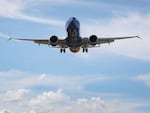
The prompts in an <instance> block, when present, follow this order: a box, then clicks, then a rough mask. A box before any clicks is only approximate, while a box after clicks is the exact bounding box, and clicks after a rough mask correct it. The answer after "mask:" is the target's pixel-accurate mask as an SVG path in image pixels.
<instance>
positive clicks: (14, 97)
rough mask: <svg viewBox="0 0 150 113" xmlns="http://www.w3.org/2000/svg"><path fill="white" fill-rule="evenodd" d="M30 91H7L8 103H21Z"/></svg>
mask: <svg viewBox="0 0 150 113" xmlns="http://www.w3.org/2000/svg"><path fill="white" fill-rule="evenodd" d="M28 92H29V91H28V90H27V89H18V90H16V91H7V93H6V95H5V96H6V97H5V98H6V101H20V100H22V98H23V97H24V96H25V94H27V93H28Z"/></svg>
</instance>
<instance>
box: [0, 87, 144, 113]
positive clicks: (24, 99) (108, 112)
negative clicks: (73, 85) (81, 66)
mask: <svg viewBox="0 0 150 113" xmlns="http://www.w3.org/2000/svg"><path fill="white" fill-rule="evenodd" d="M8 93H9V94H11V93H12V94H13V96H14V97H19V98H17V99H16V98H15V101H14V98H13V99H12V96H10V95H9V94H8ZM28 93H29V92H28V90H27V89H18V90H15V91H8V92H6V93H5V94H3V95H2V96H1V98H3V99H2V100H1V101H0V105H1V106H0V113H50V112H53V113H60V112H61V113H83V112H84V113H99V112H101V113H116V112H121V113H125V112H127V111H128V113H131V112H130V111H132V113H135V112H133V111H134V110H135V108H137V107H140V106H142V104H137V103H128V102H127V101H124V100H119V99H112V100H109V101H105V100H103V99H102V98H101V97H91V98H76V99H72V98H71V97H70V96H68V95H67V94H65V93H64V92H63V91H62V90H57V91H49V92H43V93H42V94H37V95H35V96H33V97H28V96H27V94H28ZM16 100H17V101H16ZM16 106H17V107H16Z"/></svg>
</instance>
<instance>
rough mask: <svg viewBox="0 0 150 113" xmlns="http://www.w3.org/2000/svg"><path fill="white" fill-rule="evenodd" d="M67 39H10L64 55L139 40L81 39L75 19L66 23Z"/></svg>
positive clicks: (72, 18) (118, 38)
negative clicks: (32, 43) (45, 47)
mask: <svg viewBox="0 0 150 113" xmlns="http://www.w3.org/2000/svg"><path fill="white" fill-rule="evenodd" d="M66 31H67V37H66V38H65V39H59V38H58V37H57V36H56V35H52V36H51V37H50V38H49V39H27V38H12V37H11V38H10V40H11V39H14V40H24V41H33V42H35V43H38V44H39V45H40V44H46V45H49V46H52V47H55V48H60V53H65V52H66V48H69V49H70V51H71V52H73V53H77V52H79V51H80V49H82V51H83V53H84V52H85V53H88V48H93V47H99V45H100V44H104V43H108V44H109V43H112V42H114V41H115V40H120V39H128V38H140V37H139V36H127V37H111V38H98V37H97V36H96V35H91V36H90V37H84V38H82V37H81V36H80V22H79V20H78V19H77V18H75V17H70V18H69V20H68V21H67V22H66Z"/></svg>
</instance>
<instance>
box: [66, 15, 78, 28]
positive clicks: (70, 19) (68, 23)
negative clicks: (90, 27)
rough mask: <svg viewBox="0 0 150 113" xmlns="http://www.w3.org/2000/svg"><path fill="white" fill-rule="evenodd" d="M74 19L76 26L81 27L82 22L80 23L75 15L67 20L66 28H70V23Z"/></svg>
mask: <svg viewBox="0 0 150 113" xmlns="http://www.w3.org/2000/svg"><path fill="white" fill-rule="evenodd" d="M72 21H74V23H75V25H76V27H77V28H78V29H80V23H79V21H78V20H77V19H76V18H75V17H71V18H69V20H68V21H67V22H66V29H67V28H68V26H69V25H70V23H71V22H72Z"/></svg>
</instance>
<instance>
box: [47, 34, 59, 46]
mask: <svg viewBox="0 0 150 113" xmlns="http://www.w3.org/2000/svg"><path fill="white" fill-rule="evenodd" d="M49 44H50V45H52V46H56V45H57V44H58V37H57V36H51V37H50V39H49Z"/></svg>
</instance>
